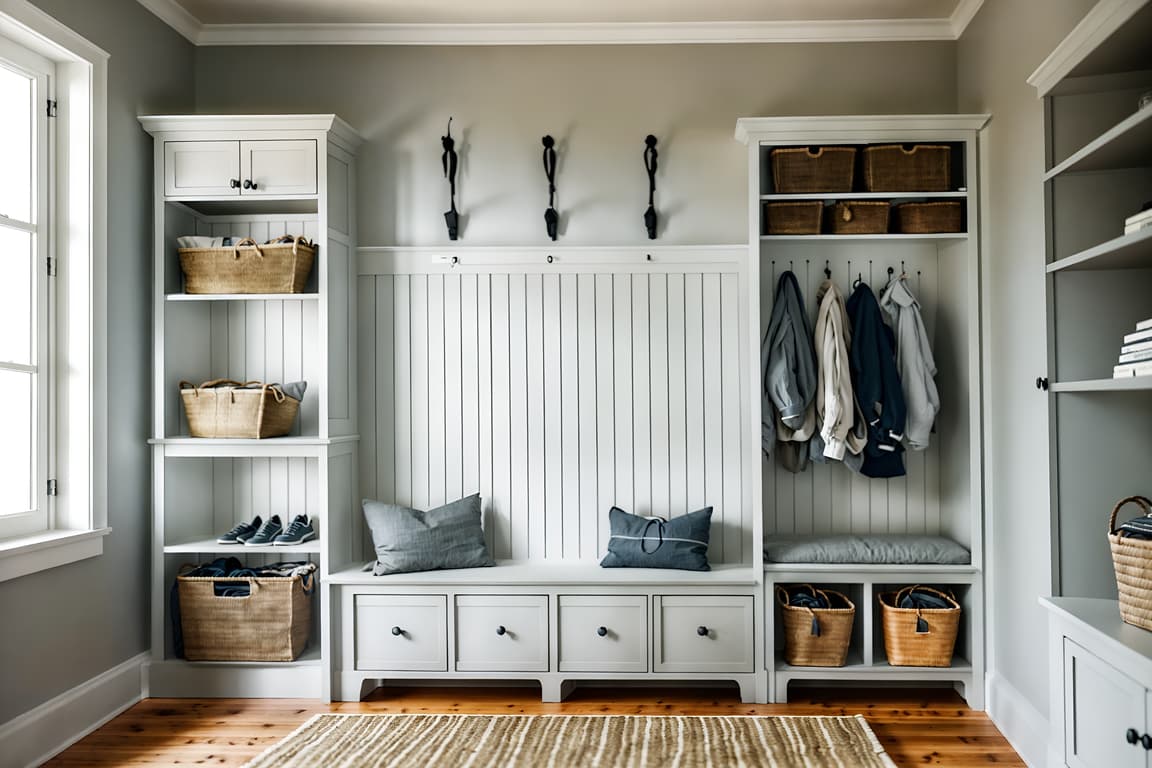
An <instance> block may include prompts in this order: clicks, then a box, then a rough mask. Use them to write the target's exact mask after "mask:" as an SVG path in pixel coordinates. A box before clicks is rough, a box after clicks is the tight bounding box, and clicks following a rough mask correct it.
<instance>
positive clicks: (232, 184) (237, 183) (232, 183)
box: [228, 179, 240, 189]
mask: <svg viewBox="0 0 1152 768" xmlns="http://www.w3.org/2000/svg"><path fill="white" fill-rule="evenodd" d="M228 186H230V187H232V189H239V188H240V179H228Z"/></svg>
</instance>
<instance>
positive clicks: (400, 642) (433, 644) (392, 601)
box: [353, 595, 448, 672]
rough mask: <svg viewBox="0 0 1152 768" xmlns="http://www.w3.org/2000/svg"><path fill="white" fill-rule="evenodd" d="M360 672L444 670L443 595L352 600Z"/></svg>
mask: <svg viewBox="0 0 1152 768" xmlns="http://www.w3.org/2000/svg"><path fill="white" fill-rule="evenodd" d="M353 611H354V615H355V623H356V629H355V638H354V639H355V647H354V651H353V653H354V654H355V663H356V669H358V670H377V669H379V670H393V671H431V672H446V671H447V670H448V632H447V628H446V626H445V624H446V619H447V616H448V598H447V597H446V596H444V595H355V596H353Z"/></svg>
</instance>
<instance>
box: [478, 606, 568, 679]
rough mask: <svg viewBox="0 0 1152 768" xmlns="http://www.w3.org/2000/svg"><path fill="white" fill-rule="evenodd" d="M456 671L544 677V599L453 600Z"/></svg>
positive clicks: (546, 654)
mask: <svg viewBox="0 0 1152 768" xmlns="http://www.w3.org/2000/svg"><path fill="white" fill-rule="evenodd" d="M456 669H457V670H458V671H460V672H546V671H547V670H548V597H547V595H457V597H456Z"/></svg>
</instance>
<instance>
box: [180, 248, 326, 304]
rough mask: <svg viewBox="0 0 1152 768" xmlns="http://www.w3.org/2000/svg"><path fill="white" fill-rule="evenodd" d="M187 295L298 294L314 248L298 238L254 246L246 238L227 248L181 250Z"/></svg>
mask: <svg viewBox="0 0 1152 768" xmlns="http://www.w3.org/2000/svg"><path fill="white" fill-rule="evenodd" d="M179 252H180V269H181V270H183V271H184V291H185V292H186V293H300V292H301V291H303V290H304V283H305V281H306V280H307V279H308V273H309V272H310V271H311V270H312V262H313V261H314V259H315V257H316V247H315V246H314V245H312V244H311V243H309V242H308V241H307V240H306V239H305V238H303V237H300V236H297V237H296V238H295V239H294V240H293V241H292V242H290V243H275V244H271V245H257V243H256V241H255V240H252V239H251V238H245V239H244V240H241V241H240V242H239V243H237V244H236V245H234V246H229V247H227V248H180V249H179Z"/></svg>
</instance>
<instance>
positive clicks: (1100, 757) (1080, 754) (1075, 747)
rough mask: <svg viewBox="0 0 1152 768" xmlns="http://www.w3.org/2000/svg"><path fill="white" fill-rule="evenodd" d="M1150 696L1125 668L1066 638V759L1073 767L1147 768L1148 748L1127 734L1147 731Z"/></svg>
mask: <svg viewBox="0 0 1152 768" xmlns="http://www.w3.org/2000/svg"><path fill="white" fill-rule="evenodd" d="M1052 684H1053V685H1056V684H1057V683H1056V681H1053V683H1052ZM1147 699H1148V691H1147V689H1146V688H1144V686H1143V685H1141V684H1140V683H1138V682H1136V680H1134V679H1132V677H1130V676H1129V675H1128V674H1127V673H1125V672H1123V671H1121V670H1119V669H1117V668H1116V667H1113V666H1112V665H1111V664H1108V663H1107V662H1105V661H1103V660H1101V659H1100V658H1099V657H1097V656H1096V655H1094V654H1093V653H1092V652H1091V651H1088V650H1086V649H1084V648H1083V647H1081V646H1080V645H1077V644H1076V643H1075V642H1073V641H1072V640H1069V639H1068V638H1067V637H1066V638H1064V713H1063V714H1064V762H1065V763H1066V764H1067V765H1068V766H1069V768H1103V766H1108V768H1146V766H1147V765H1148V763H1147V760H1148V757H1147V755H1148V753H1147V752H1146V751H1145V750H1144V749H1143V748H1142V747H1141V746H1140V745H1139V744H1137V745H1132V744H1129V743H1128V740H1127V738H1126V736H1127V732H1128V730H1129V729H1133V730H1135V731H1136V733H1137V734H1141V735H1142V734H1144V733H1146V732H1147V731H1146V728H1147V715H1148V713H1147V712H1146V711H1145V706H1146V704H1147ZM1051 716H1052V717H1059V716H1060V714H1059V713H1056V712H1053V713H1052V715H1051Z"/></svg>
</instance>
